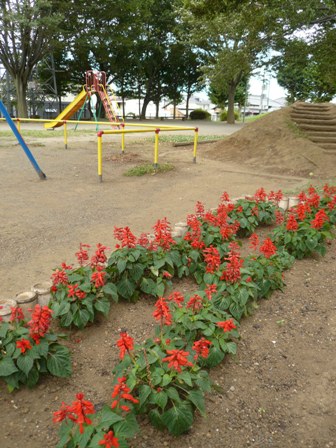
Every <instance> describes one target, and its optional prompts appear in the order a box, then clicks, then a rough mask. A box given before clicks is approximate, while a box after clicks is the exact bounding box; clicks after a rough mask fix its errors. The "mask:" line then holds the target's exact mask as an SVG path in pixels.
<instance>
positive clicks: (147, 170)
mask: <svg viewBox="0 0 336 448" xmlns="http://www.w3.org/2000/svg"><path fill="white" fill-rule="evenodd" d="M174 169H175V167H174V165H172V164H171V163H164V164H162V165H158V167H157V169H154V167H153V165H152V164H150V163H146V164H144V165H137V166H135V167H133V168H130V169H129V170H128V171H126V172H125V173H124V176H127V177H132V176H137V177H139V176H145V175H146V174H157V173H166V172H168V171H172V170H174Z"/></svg>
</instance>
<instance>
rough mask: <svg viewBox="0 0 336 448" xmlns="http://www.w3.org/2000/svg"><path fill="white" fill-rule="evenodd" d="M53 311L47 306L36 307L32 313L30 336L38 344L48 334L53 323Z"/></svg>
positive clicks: (29, 323)
mask: <svg viewBox="0 0 336 448" xmlns="http://www.w3.org/2000/svg"><path fill="white" fill-rule="evenodd" d="M51 314H52V311H51V309H50V308H48V307H47V306H44V307H41V306H40V305H35V308H34V311H33V313H32V319H31V320H30V321H29V322H28V327H29V336H30V337H31V338H32V339H34V341H35V343H36V344H39V343H40V339H41V338H43V336H44V335H45V334H46V333H47V331H48V330H49V327H50V323H51Z"/></svg>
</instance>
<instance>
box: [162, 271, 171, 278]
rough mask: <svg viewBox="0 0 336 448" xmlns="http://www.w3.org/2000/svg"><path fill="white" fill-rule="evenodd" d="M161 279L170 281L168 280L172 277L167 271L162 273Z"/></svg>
mask: <svg viewBox="0 0 336 448" xmlns="http://www.w3.org/2000/svg"><path fill="white" fill-rule="evenodd" d="M162 277H163V278H167V279H170V278H172V275H171V274H170V273H169V272H168V271H163V273H162Z"/></svg>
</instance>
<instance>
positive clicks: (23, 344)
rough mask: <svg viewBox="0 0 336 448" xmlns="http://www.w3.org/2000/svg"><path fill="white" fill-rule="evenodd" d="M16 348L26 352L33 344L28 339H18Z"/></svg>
mask: <svg viewBox="0 0 336 448" xmlns="http://www.w3.org/2000/svg"><path fill="white" fill-rule="evenodd" d="M16 348H20V349H21V353H25V351H26V350H31V348H32V346H31V343H30V341H28V339H20V340H19V341H16Z"/></svg>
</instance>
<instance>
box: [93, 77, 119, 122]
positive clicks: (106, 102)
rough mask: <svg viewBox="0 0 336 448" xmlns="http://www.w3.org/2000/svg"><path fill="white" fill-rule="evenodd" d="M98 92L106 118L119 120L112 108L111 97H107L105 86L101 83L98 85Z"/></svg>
mask: <svg viewBox="0 0 336 448" xmlns="http://www.w3.org/2000/svg"><path fill="white" fill-rule="evenodd" d="M98 94H99V96H100V99H101V102H102V104H103V107H104V110H105V114H106V118H108V120H109V121H114V122H119V118H118V115H117V114H116V112H115V110H114V107H113V105H112V101H111V98H110V97H109V95H108V93H107V92H106V89H105V87H104V86H103V85H102V84H100V85H99V89H98Z"/></svg>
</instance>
